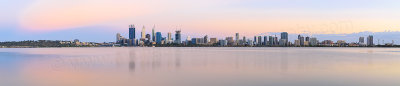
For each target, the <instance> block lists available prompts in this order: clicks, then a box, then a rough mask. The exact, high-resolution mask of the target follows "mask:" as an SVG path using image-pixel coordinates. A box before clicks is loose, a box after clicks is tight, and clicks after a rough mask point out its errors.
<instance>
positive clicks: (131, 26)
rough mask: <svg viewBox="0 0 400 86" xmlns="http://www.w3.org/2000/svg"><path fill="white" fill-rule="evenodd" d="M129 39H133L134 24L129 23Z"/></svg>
mask: <svg viewBox="0 0 400 86" xmlns="http://www.w3.org/2000/svg"><path fill="white" fill-rule="evenodd" d="M129 39H135V25H133V24H132V25H129Z"/></svg>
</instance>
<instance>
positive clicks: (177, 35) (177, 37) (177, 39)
mask: <svg viewBox="0 0 400 86" xmlns="http://www.w3.org/2000/svg"><path fill="white" fill-rule="evenodd" d="M181 40H182V39H181V30H177V31H175V43H177V44H181V42H182V41H181Z"/></svg>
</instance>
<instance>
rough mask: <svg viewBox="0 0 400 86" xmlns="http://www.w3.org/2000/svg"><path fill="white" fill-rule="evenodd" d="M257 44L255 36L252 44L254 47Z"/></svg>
mask: <svg viewBox="0 0 400 86" xmlns="http://www.w3.org/2000/svg"><path fill="white" fill-rule="evenodd" d="M257 42H258V41H257V36H254V40H253V44H254V45H257Z"/></svg>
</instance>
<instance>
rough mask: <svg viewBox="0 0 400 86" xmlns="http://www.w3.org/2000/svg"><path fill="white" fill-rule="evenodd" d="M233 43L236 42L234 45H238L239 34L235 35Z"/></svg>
mask: <svg viewBox="0 0 400 86" xmlns="http://www.w3.org/2000/svg"><path fill="white" fill-rule="evenodd" d="M235 41H236V43H239V33H236V34H235Z"/></svg>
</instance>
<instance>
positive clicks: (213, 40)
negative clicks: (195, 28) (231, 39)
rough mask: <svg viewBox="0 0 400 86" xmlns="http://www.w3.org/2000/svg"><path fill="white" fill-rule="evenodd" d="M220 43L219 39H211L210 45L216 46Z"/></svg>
mask: <svg viewBox="0 0 400 86" xmlns="http://www.w3.org/2000/svg"><path fill="white" fill-rule="evenodd" d="M217 42H218V39H217V38H210V44H215V43H217Z"/></svg>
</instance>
